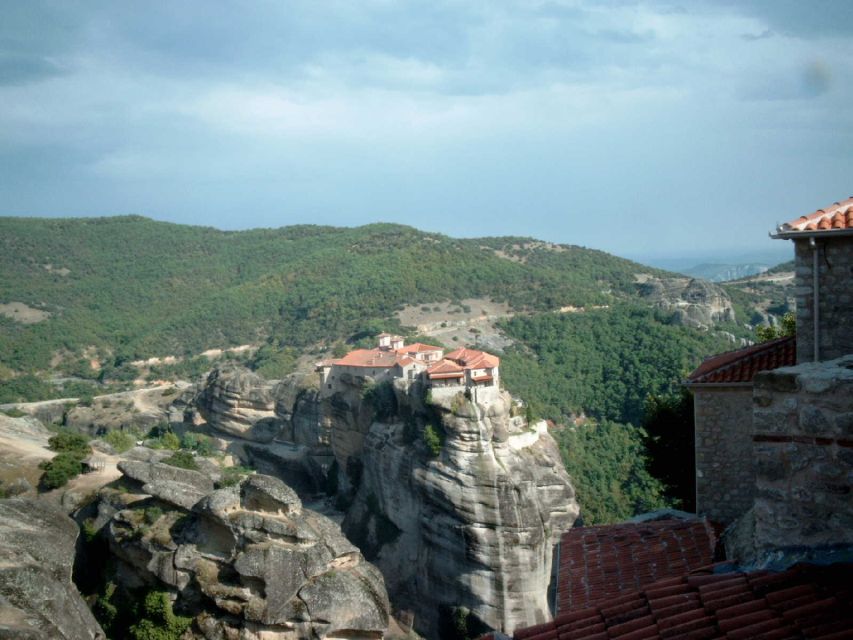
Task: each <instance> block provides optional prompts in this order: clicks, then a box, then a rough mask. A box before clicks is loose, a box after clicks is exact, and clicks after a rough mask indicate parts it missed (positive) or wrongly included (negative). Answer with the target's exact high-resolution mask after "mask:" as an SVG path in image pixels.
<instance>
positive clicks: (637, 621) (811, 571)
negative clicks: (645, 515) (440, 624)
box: [514, 524, 853, 640]
mask: <svg viewBox="0 0 853 640" xmlns="http://www.w3.org/2000/svg"><path fill="white" fill-rule="evenodd" d="M620 526H621V525H620ZM633 526H640V525H639V524H638V525H633ZM564 537H565V536H564ZM726 569H731V565H729V566H718V567H717V570H720V571H723V570H726ZM707 571H708V570H707V569H705V570H702V571H701V572H700V573H693V574H688V575H684V576H680V577H677V578H676V577H673V578H666V579H663V580H659V581H657V582H655V583H653V584H650V585H648V586H647V587H646V588H645V589H643V590H638V591H635V592H632V593H629V594H624V595H622V596H619V597H616V598H613V599H611V600H608V601H607V602H606V603H603V602H602V603H599V605H598V606H592V607H588V608H585V609H580V610H578V609H575V610H573V611H572V612H571V613H567V614H564V615H560V616H558V617H557V618H556V619H555V620H554V621H553V622H550V623H546V624H545V625H538V626H537V627H532V628H530V629H519V630H517V631H516V632H515V636H514V637H515V638H518V639H522V638H523V639H526V640H550V639H551V638H554V639H555V640H556V639H559V640H592V639H598V638H604V639H607V640H610V639H613V638H618V639H619V640H643V639H645V638H679V639H685V638H686V639H695V640H699V639H704V638H708V639H710V638H731V639H732V640H747V639H748V640H786V639H787V638H798V639H801V638H819V639H821V640H826V639H829V640H842V639H843V640H853V589H851V586H850V585H851V584H853V564H844V563H839V564H835V565H829V566H817V565H798V566H796V567H794V568H792V569H789V570H787V571H783V572H778V573H771V572H767V571H756V572H751V573H741V572H737V571H729V572H727V573H717V574H713V573H707ZM727 599H736V601H731V602H728V603H726V604H725V606H714V605H722V603H724V602H725V601H726V600H727ZM683 605H689V607H688V608H684V607H683ZM676 608H679V609H683V610H678V611H676V610H675V609H676ZM531 631H533V633H531Z"/></svg>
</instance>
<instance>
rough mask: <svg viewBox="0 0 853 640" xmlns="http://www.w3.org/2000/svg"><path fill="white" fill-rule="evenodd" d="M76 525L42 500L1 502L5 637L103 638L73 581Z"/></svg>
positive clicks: (0, 624) (0, 630) (0, 615)
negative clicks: (72, 570)
mask: <svg viewBox="0 0 853 640" xmlns="http://www.w3.org/2000/svg"><path fill="white" fill-rule="evenodd" d="M76 539H77V525H75V524H74V522H73V521H72V520H71V519H70V518H68V517H67V516H66V515H65V514H63V513H61V512H60V511H57V510H55V509H54V508H52V507H50V506H49V505H48V504H47V503H45V502H43V501H36V500H28V499H23V498H11V499H9V500H0V638H20V639H21V640H53V639H64V640H86V639H93V640H96V639H103V638H104V637H105V635H104V632H103V631H102V630H101V627H100V626H99V625H98V623H97V622H96V621H95V618H94V617H93V616H92V613H91V612H90V611H89V609H88V607H87V606H86V603H85V602H84V601H83V598H82V597H81V596H80V594H79V593H78V592H77V590H76V589H75V587H74V585H73V584H72V582H71V569H72V564H73V562H74V545H75V540H76Z"/></svg>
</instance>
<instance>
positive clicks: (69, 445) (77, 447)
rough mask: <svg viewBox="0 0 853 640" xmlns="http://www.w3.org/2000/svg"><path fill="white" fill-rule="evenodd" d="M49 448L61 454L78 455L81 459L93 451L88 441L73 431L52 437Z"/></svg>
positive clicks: (48, 442) (48, 444) (48, 443)
mask: <svg viewBox="0 0 853 640" xmlns="http://www.w3.org/2000/svg"><path fill="white" fill-rule="evenodd" d="M47 446H48V447H50V449H52V450H53V451H57V452H60V453H77V454H78V455H79V456H80V457H81V458H83V457H85V456H87V455H88V454H89V452H90V451H91V449H90V448H89V441H88V439H87V438H86V437H85V436H83V435H80V434H79V433H74V432H73V431H61V432H59V433H58V434H56V435H55V436H52V437H51V438H50V439H49V440H48V441H47Z"/></svg>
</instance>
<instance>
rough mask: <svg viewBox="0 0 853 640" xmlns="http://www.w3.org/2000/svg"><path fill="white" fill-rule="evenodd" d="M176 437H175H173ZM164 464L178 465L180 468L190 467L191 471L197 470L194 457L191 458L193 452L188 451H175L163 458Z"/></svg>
mask: <svg viewBox="0 0 853 640" xmlns="http://www.w3.org/2000/svg"><path fill="white" fill-rule="evenodd" d="M175 439H177V437H176V438H175ZM163 463H164V464H170V465H172V466H173V467H180V468H181V469H192V470H193V471H198V464H196V461H195V458H193V454H191V453H190V452H189V451H175V453H173V454H172V455H170V456H169V457H168V458H163Z"/></svg>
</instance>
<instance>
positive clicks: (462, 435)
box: [198, 370, 578, 637]
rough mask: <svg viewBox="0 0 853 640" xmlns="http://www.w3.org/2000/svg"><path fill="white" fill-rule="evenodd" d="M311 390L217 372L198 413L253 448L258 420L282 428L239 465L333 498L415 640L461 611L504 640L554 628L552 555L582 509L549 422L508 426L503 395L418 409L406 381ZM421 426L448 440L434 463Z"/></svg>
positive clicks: (418, 394)
mask: <svg viewBox="0 0 853 640" xmlns="http://www.w3.org/2000/svg"><path fill="white" fill-rule="evenodd" d="M303 382H304V381H303ZM305 386H306V385H304V384H302V383H300V382H299V381H298V380H295V379H293V380H290V379H289V380H284V381H281V382H280V383H278V384H276V385H275V386H273V385H272V383H266V382H264V381H263V380H261V379H259V378H258V377H257V376H255V375H254V374H250V373H246V372H240V371H235V370H231V371H224V372H214V373H213V374H212V375H211V376H210V378H209V380H208V383H207V386H206V387H205V388H204V389H203V390H202V392H201V393H200V394H199V396H198V398H199V401H200V407H199V409H200V412H201V413H202V415H203V416H205V418H207V419H208V421H210V422H211V424H213V423H217V424H218V425H219V426H218V427H216V428H218V429H220V430H225V429H223V427H222V425H223V424H225V423H226V422H227V421H231V423H230V426H229V427H228V428H227V429H228V431H229V432H230V433H233V434H237V433H240V434H242V435H240V438H247V439H248V438H251V439H256V438H255V436H254V435H253V434H252V430H253V429H257V427H256V426H250V423H251V421H252V420H255V419H258V421H259V422H263V421H266V422H265V424H275V425H276V428H278V429H279V430H278V432H277V433H276V435H275V436H274V441H272V442H257V441H256V442H252V441H241V442H240V443H239V447H240V456H241V457H242V458H243V459H244V460H246V461H247V462H250V463H251V464H252V465H254V466H255V467H256V468H258V469H259V470H260V471H262V472H263V473H267V474H270V475H275V476H277V477H279V478H283V479H285V480H286V481H287V482H288V484H291V485H292V486H293V487H294V489H296V490H297V491H300V492H301V493H302V495H315V494H316V493H317V492H318V491H320V490H322V489H325V490H326V491H329V492H332V493H335V494H336V495H335V499H336V504H337V506H338V507H339V508H341V509H343V510H344V511H345V512H346V518H345V521H344V530H345V532H346V533H347V535H348V537H349V539H350V540H351V541H352V542H353V543H354V544H355V545H356V546H357V547H358V548H359V549H360V550H361V551H362V552H363V553H364V554H365V556H366V557H367V558H368V559H369V560H371V561H373V562H375V564H376V565H377V566H378V567H379V568H380V569H381V571H382V573H383V575H384V576H385V581H386V583H387V584H388V585H389V589H390V592H391V593H393V594H394V605H395V606H396V607H397V608H404V609H411V610H412V611H414V613H415V619H416V621H417V623H416V624H417V626H418V629H419V631H421V632H423V633H426V634H428V635H429V636H430V637H437V634H438V633H439V630H438V621H439V618H440V617H441V616H442V615H443V613H447V610H450V609H459V608H464V609H465V610H466V611H468V612H470V615H471V616H473V617H474V618H475V619H476V620H479V621H480V622H482V623H483V624H484V625H486V626H488V627H491V628H494V629H499V630H504V631H511V630H512V629H513V628H515V627H517V626H527V625H531V624H535V623H537V622H542V621H544V620H546V619H547V618H548V617H549V613H548V606H547V601H546V593H547V588H548V584H549V580H550V574H551V554H552V549H553V545H554V543H555V542H556V541H557V539H558V537H559V535H560V534H561V533H562V532H563V531H565V530H566V529H568V528H569V527H571V525H572V523H573V522H574V520H575V518H576V517H577V515H578V505H577V502H576V500H575V497H574V490H573V489H572V486H571V483H570V481H569V478H568V476H567V474H566V472H565V471H564V467H563V464H562V462H561V459H560V456H559V452H558V451H557V448H556V445H555V443H554V441H553V439H552V438H551V437H550V435H549V434H548V433H547V429H546V428H545V425H544V423H543V424H540V425H527V424H526V423H525V421H524V419H523V418H522V417H521V416H513V415H512V414H513V410H512V402H511V400H510V398H509V396H508V395H507V394H505V393H502V392H497V390H495V393H494V394H483V395H484V398H485V397H487V396H488V400H484V401H483V402H482V403H481V404H477V403H474V402H472V401H471V400H469V399H468V398H466V397H465V396H464V395H462V394H460V395H458V396H456V397H453V396H447V397H446V398H445V399H443V400H436V401H435V402H430V403H426V402H425V398H426V397H427V394H426V393H425V390H424V389H423V388H422V387H421V385H420V383H414V384H409V383H407V382H406V381H403V380H398V381H396V382H395V383H394V384H390V383H379V384H378V385H377V384H376V383H375V382H374V381H373V380H372V379H371V378H369V377H366V376H354V375H350V374H343V375H341V376H340V377H339V379H338V380H337V385H336V388H335V389H331V390H325V389H324V390H323V392H317V391H316V390H313V389H310V388H309V389H306V388H305ZM201 405H203V406H201ZM244 406H251V407H254V409H252V412H248V413H247V412H243V411H242V407H244ZM235 416H240V418H239V420H237V418H235ZM274 420H277V421H278V422H275V423H274V422H273V421H274ZM238 423H239V425H241V426H239V427H238ZM254 424H255V425H257V424H258V422H256V423H254ZM428 425H431V428H432V429H433V430H434V431H435V432H437V433H440V434H441V438H442V439H443V445H442V447H441V451H440V454H439V455H437V456H434V454H433V453H432V452H431V451H430V450H428V448H427V447H426V445H425V444H424V434H425V433H426V431H427V426H428ZM233 448H234V445H232V446H231V448H229V450H233ZM321 483H322V484H321ZM451 613H452V612H451Z"/></svg>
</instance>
